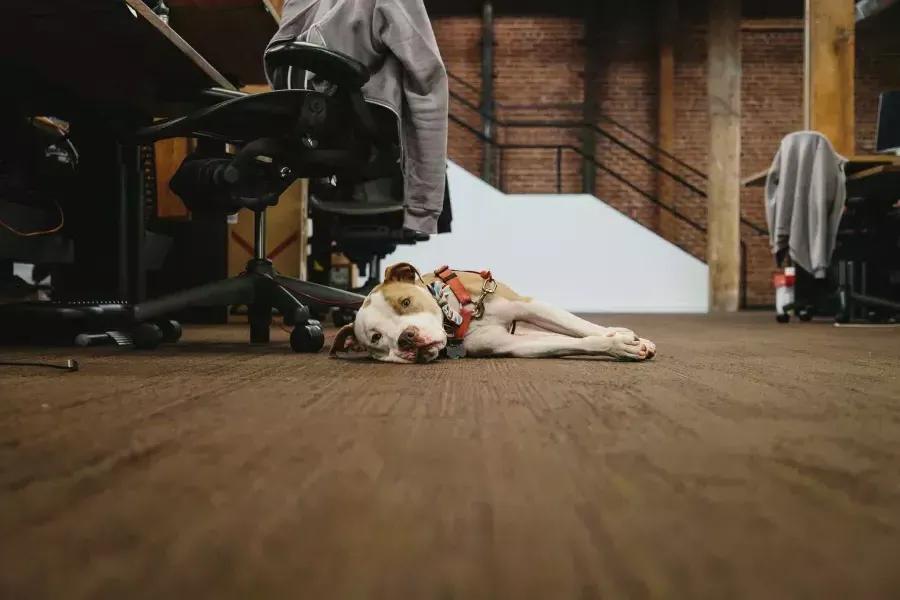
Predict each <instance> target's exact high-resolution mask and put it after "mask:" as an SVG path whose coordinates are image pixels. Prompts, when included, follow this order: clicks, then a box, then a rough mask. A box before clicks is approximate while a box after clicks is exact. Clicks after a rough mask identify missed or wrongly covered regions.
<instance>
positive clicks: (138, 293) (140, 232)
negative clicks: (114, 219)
mask: <svg viewBox="0 0 900 600" xmlns="http://www.w3.org/2000/svg"><path fill="white" fill-rule="evenodd" d="M116 162H117V165H116V166H117V167H118V171H119V203H118V213H119V214H118V217H119V218H118V241H119V244H118V245H119V252H120V255H119V261H118V277H117V289H118V291H119V296H120V297H121V298H123V299H125V300H127V301H128V302H131V303H133V304H137V303H138V302H143V301H144V300H146V299H147V298H146V296H147V290H146V269H145V266H146V265H145V256H144V255H145V248H144V246H145V238H146V235H145V229H146V224H145V215H144V212H145V209H144V196H143V194H142V193H141V192H142V190H143V179H144V178H143V172H142V170H141V164H140V151H139V149H138V147H137V146H133V145H127V144H122V143H119V144H117V148H116Z"/></svg>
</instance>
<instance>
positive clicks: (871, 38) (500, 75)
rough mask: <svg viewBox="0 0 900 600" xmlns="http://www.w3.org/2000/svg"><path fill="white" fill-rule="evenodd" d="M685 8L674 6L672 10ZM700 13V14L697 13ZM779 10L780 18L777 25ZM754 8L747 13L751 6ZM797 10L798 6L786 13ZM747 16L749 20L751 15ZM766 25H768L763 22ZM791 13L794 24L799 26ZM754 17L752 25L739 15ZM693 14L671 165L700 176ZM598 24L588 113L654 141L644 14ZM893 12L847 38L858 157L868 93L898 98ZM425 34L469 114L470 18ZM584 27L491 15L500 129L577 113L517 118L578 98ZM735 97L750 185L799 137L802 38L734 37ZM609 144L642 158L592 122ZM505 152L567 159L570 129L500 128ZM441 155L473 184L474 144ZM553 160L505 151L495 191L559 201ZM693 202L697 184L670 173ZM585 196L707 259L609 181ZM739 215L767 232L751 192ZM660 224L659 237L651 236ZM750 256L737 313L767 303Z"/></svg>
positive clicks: (651, 63)
mask: <svg viewBox="0 0 900 600" xmlns="http://www.w3.org/2000/svg"><path fill="white" fill-rule="evenodd" d="M683 4H684V3H683ZM698 6H700V8H699V9H698V8H697V7H698ZM785 6H787V4H785V3H781V4H780V5H779V7H778V9H779V10H781V11H782V12H781V13H779V14H777V16H778V17H786V16H791V15H790V14H784V10H782V9H784V7H785ZM757 8H759V7H757ZM790 9H791V10H797V7H790ZM757 12H758V11H757ZM768 14H773V13H768ZM798 14H799V13H798ZM747 16H752V17H754V18H759V17H760V16H762V15H760V14H753V15H747ZM705 19H706V17H705V14H703V10H702V5H701V4H700V3H696V2H695V3H690V4H686V5H685V6H684V8H683V9H682V18H681V19H680V22H679V31H678V36H677V44H676V48H675V60H676V91H675V94H676V143H675V152H674V154H675V155H676V156H677V157H679V158H680V159H681V160H683V161H686V162H687V163H689V164H691V165H693V166H695V167H697V168H699V169H700V170H701V171H704V172H705V171H706V170H707V148H708V145H709V132H708V124H707V117H706V111H707V100H706V41H705V31H704V27H705ZM601 21H602V25H601V27H602V31H601V37H602V44H601V57H600V65H599V69H598V71H599V72H598V77H597V80H596V81H594V82H593V83H592V85H594V86H596V88H595V89H596V93H597V97H598V102H599V105H600V110H601V112H602V113H603V114H605V115H607V116H609V117H611V118H613V119H615V120H616V121H617V122H620V123H622V124H623V125H625V126H626V127H628V128H629V129H631V130H633V131H635V132H636V133H638V134H640V135H641V136H642V137H645V138H647V139H649V140H650V141H652V142H654V143H655V141H656V136H657V130H656V115H657V97H658V96H657V86H658V54H657V52H658V51H657V47H656V39H655V35H654V34H655V31H656V22H655V15H653V14H652V13H651V12H649V11H647V9H646V8H645V7H644V6H642V3H637V2H632V3H624V4H623V3H617V4H616V13H615V15H614V16H613V15H612V14H610V17H609V18H604V19H602V20H601ZM898 26H900V10H896V11H894V10H892V11H890V12H888V13H885V14H884V15H881V16H879V17H876V18H873V19H872V21H871V22H866V23H864V24H863V25H862V26H860V28H859V29H858V31H857V40H856V46H857V81H856V114H857V147H858V149H859V150H860V151H866V150H867V149H870V148H871V146H872V141H873V137H874V125H875V109H876V103H877V95H878V92H879V91H881V90H884V89H892V88H894V89H900V36H898V35H897V34H896V31H897V28H898ZM434 27H435V33H436V35H437V38H438V42H439V44H440V47H441V53H442V55H443V58H444V60H445V62H446V64H447V67H448V69H449V70H450V71H451V72H452V73H453V74H455V75H458V76H460V77H461V78H462V79H464V80H465V81H466V82H467V83H469V84H471V85H472V86H473V87H474V88H475V90H468V89H466V88H465V87H464V86H462V85H460V84H459V83H454V82H451V89H452V90H453V91H455V92H457V93H460V94H462V95H464V96H465V97H466V98H467V99H468V100H469V101H471V102H473V103H475V104H477V103H478V89H479V88H480V73H481V62H480V60H481V59H480V56H481V51H480V43H481V29H480V27H481V25H480V19H479V17H478V16H475V15H473V16H472V17H455V18H439V19H436V20H435V24H434ZM583 34H584V31H583V27H582V22H581V21H580V20H578V19H571V18H553V17H522V16H505V15H502V14H501V15H497V17H496V18H495V35H496V46H495V53H496V62H495V97H496V100H497V102H499V103H500V104H502V105H506V106H507V107H509V108H507V109H505V110H502V111H500V114H499V116H500V118H502V119H504V120H507V121H510V120H516V121H525V120H568V119H579V118H580V117H581V111H580V109H565V108H562V107H556V108H553V109H545V110H533V109H522V108H517V107H516V105H519V106H521V105H528V104H557V105H561V104H572V105H576V104H579V103H581V102H582V101H583V98H584V86H585V83H584V74H583V71H584V52H585V50H584V43H583V39H582V38H583ZM742 36H743V37H742V43H743V57H742V60H743V87H742V114H743V125H742V156H741V163H742V164H741V168H742V171H743V173H744V174H749V173H752V172H755V171H758V170H760V169H764V168H766V167H767V166H768V165H769V163H770V161H771V159H772V155H773V154H774V151H775V148H776V146H777V144H778V141H779V140H780V139H781V137H783V136H784V135H786V134H787V133H789V132H791V131H794V130H797V129H800V128H802V125H803V112H802V107H801V98H802V85H803V33H802V31H784V30H780V31H744V32H743V34H742ZM451 112H452V113H453V114H454V115H455V116H457V117H460V118H462V120H464V121H465V122H466V123H468V124H469V125H470V126H472V127H474V128H475V129H480V127H481V122H480V120H479V118H478V117H477V115H475V114H474V112H473V111H471V110H470V109H467V108H465V107H464V106H462V105H461V104H460V103H459V102H456V101H454V102H453V103H452V108H451ZM599 124H600V125H602V126H603V127H604V128H606V129H607V130H608V131H609V132H610V133H613V134H614V135H616V136H617V137H620V138H622V140H623V141H627V142H629V143H630V144H631V145H633V146H635V147H636V148H638V149H640V150H642V151H644V152H645V153H650V154H651V156H652V152H651V151H649V150H648V149H647V148H646V147H645V146H642V144H641V143H640V142H638V141H637V140H635V139H633V138H631V137H629V136H628V134H627V133H625V132H623V131H622V130H620V129H618V128H617V127H615V126H613V125H611V124H609V123H605V124H604V122H603V121H602V120H601V121H600V122H599ZM498 135H499V139H500V141H501V142H502V143H505V144H538V143H543V144H572V145H575V146H578V144H579V141H578V140H579V137H578V134H577V132H575V131H574V130H571V129H539V128H529V129H508V128H507V129H502V128H501V130H500V131H499V133H498ZM596 152H597V157H598V159H599V160H600V161H601V162H602V163H604V164H605V165H607V166H608V167H610V168H611V169H613V170H615V171H616V172H617V173H620V174H622V175H623V176H625V178H626V179H627V180H628V181H629V182H631V183H632V184H634V185H635V186H637V187H639V188H641V189H643V190H645V191H647V192H649V193H651V194H656V193H657V187H656V186H657V178H656V175H655V172H654V171H653V170H652V169H651V168H650V167H649V166H647V165H646V164H644V163H642V162H641V161H640V160H638V159H636V158H634V157H633V156H631V155H629V154H628V153H627V152H625V151H624V150H622V149H621V148H618V147H616V146H615V145H614V144H613V143H611V142H609V141H608V140H605V139H603V138H602V137H601V138H599V139H598V142H597V148H596ZM450 156H451V158H453V160H455V161H457V162H459V163H460V164H462V165H463V166H464V167H465V168H467V169H469V170H470V171H472V172H475V173H480V172H481V164H482V158H483V157H482V154H481V145H480V144H479V143H478V141H477V140H476V138H475V136H473V135H472V134H471V133H470V132H468V131H466V130H465V129H464V128H463V127H462V126H460V125H458V124H456V123H451V128H450ZM556 161H557V157H556V152H555V151H553V150H515V151H512V150H510V151H506V152H504V157H503V162H502V164H501V165H499V167H500V171H501V172H502V176H503V182H504V186H505V189H506V191H508V192H511V193H541V192H543V193H552V192H555V191H556V189H557V181H556ZM561 163H562V177H561V185H562V190H563V191H564V192H579V191H581V167H582V162H581V160H580V158H579V157H578V156H577V155H575V154H574V153H572V152H564V153H563V156H562V160H561ZM679 174H684V175H685V176H686V177H685V178H686V179H688V180H689V181H691V182H692V183H694V184H695V185H697V186H698V187H700V188H701V189H702V187H703V186H702V181H700V180H698V179H697V178H696V177H691V176H689V173H686V172H684V171H683V170H679ZM596 194H597V196H599V197H601V198H603V199H604V200H605V201H607V202H609V203H610V204H612V205H613V206H615V207H616V208H618V209H619V210H621V211H622V212H624V213H626V214H628V215H630V216H631V217H632V218H635V219H637V220H638V221H640V222H641V223H643V224H644V225H646V226H648V227H651V228H654V229H657V230H658V231H659V232H660V233H661V234H663V235H664V236H665V237H666V238H667V239H669V240H670V241H672V242H674V243H677V244H679V245H680V246H682V247H684V248H685V249H687V250H688V251H690V252H691V253H693V254H695V255H696V256H698V257H700V258H703V257H704V256H705V251H706V248H705V244H706V241H705V235H704V234H703V233H702V232H697V231H695V230H693V229H692V228H690V227H689V226H687V225H684V224H682V223H680V222H679V221H676V220H673V219H671V218H669V219H663V220H662V221H660V220H659V219H658V218H657V217H656V216H655V211H654V209H653V205H652V204H651V203H650V202H649V201H648V200H646V199H645V198H644V197H643V196H641V195H640V194H639V193H637V192H635V191H634V190H632V189H629V187H628V186H626V185H624V184H622V183H620V182H618V181H617V180H616V179H615V178H614V177H612V176H610V175H608V174H606V173H603V172H602V171H601V172H599V173H598V174H597V180H596ZM664 200H665V201H666V202H667V203H669V204H672V205H674V206H676V207H677V208H678V210H679V211H680V212H682V213H683V214H685V215H686V216H688V217H690V218H691V219H693V220H696V221H698V222H700V223H702V224H705V206H704V203H703V200H702V198H698V197H696V196H695V195H693V194H691V193H690V192H688V191H687V190H683V188H681V187H680V186H677V185H676V186H675V193H674V195H673V197H672V198H669V199H664ZM741 201H742V211H743V215H744V217H745V218H746V219H748V220H749V221H752V222H754V223H757V224H760V225H762V226H763V227H764V226H765V215H764V212H763V202H762V197H761V192H760V189H759V188H755V189H749V190H744V191H743V193H742V198H741ZM660 224H662V228H661V229H660ZM744 240H745V243H746V244H747V248H748V263H747V266H748V301H749V303H750V304H751V305H754V304H767V303H771V302H772V292H771V274H772V270H773V269H772V259H771V257H770V255H769V252H768V249H767V243H768V241H767V239H766V238H763V237H760V236H756V235H754V234H753V232H752V231H751V230H749V229H747V228H745V229H744Z"/></svg>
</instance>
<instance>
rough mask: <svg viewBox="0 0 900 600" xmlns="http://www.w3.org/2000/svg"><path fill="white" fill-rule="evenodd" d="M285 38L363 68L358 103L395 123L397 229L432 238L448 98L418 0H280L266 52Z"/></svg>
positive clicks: (440, 196)
mask: <svg viewBox="0 0 900 600" xmlns="http://www.w3.org/2000/svg"><path fill="white" fill-rule="evenodd" d="M291 39H294V40H298V41H302V42H307V43H312V44H319V45H322V46H325V47H328V48H330V49H332V50H336V51H338V52H342V53H344V54H346V55H348V56H350V57H352V58H354V59H356V60H358V61H359V62H361V63H362V64H364V65H365V66H366V67H368V69H369V71H370V72H371V78H370V79H369V81H368V83H366V85H365V86H363V88H362V91H363V96H364V98H365V100H366V101H367V102H369V103H371V104H375V105H379V106H381V107H383V108H385V109H388V110H389V111H390V112H391V113H393V115H394V116H395V117H396V121H397V126H398V137H399V142H400V149H401V169H402V173H403V182H404V198H403V204H404V213H405V216H404V226H405V227H407V228H409V229H412V230H415V231H419V232H421V233H427V234H434V233H437V232H438V231H437V224H438V217H440V215H441V211H442V209H443V207H444V188H445V176H446V167H447V119H448V110H449V91H448V83H447V72H446V70H445V68H444V63H443V61H442V59H441V55H440V52H439V50H438V46H437V41H436V40H435V37H434V31H433V30H432V28H431V22H430V20H429V18H428V14H427V13H426V11H425V6H424V4H423V0H285V2H284V7H283V9H282V14H281V25H280V27H279V29H278V32H277V33H276V34H275V36H274V37H273V38H272V41H271V42H270V44H269V45H270V46H271V45H272V44H275V43H277V42H282V41H285V40H291ZM312 86H313V87H315V86H316V84H315V83H313V84H312ZM317 89H318V88H317Z"/></svg>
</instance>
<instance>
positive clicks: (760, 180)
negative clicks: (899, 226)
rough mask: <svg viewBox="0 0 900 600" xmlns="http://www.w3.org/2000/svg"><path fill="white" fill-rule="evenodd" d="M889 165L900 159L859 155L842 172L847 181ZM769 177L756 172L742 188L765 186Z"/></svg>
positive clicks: (765, 173)
mask: <svg viewBox="0 0 900 600" xmlns="http://www.w3.org/2000/svg"><path fill="white" fill-rule="evenodd" d="M889 165H900V157H897V156H891V155H889V154H861V155H858V156H851V157H850V158H848V159H847V164H846V165H845V166H844V172H845V173H846V174H847V177H848V179H849V178H851V177H853V176H854V175H856V174H857V173H860V172H863V171H867V170H869V169H872V168H877V167H880V166H889ZM768 175H769V169H768V168H766V169H765V170H762V171H758V172H756V173H754V174H753V175H750V176H749V177H746V178H744V179H743V180H742V181H741V186H742V187H762V186H764V185H766V177H767V176H768Z"/></svg>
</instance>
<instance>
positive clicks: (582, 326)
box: [515, 300, 637, 337]
mask: <svg viewBox="0 0 900 600" xmlns="http://www.w3.org/2000/svg"><path fill="white" fill-rule="evenodd" d="M516 305H517V306H516V307H515V312H516V320H517V321H522V322H525V323H529V324H531V325H534V326H535V327H540V328H541V329H545V330H547V331H552V332H553V333H560V334H562V335H568V336H571V337H590V336H597V335H608V334H610V333H624V334H626V335H627V334H629V333H630V334H631V335H634V332H633V331H631V330H630V329H625V328H622V327H602V326H600V325H596V324H594V323H591V322H590V321H585V320H584V319H582V318H580V317H576V316H575V315H573V314H572V313H570V312H569V311H567V310H562V309H561V308H556V307H555V306H551V305H550V304H547V303H546V302H540V301H538V300H529V301H527V302H526V301H522V302H517V303H516ZM635 337H637V336H635Z"/></svg>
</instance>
